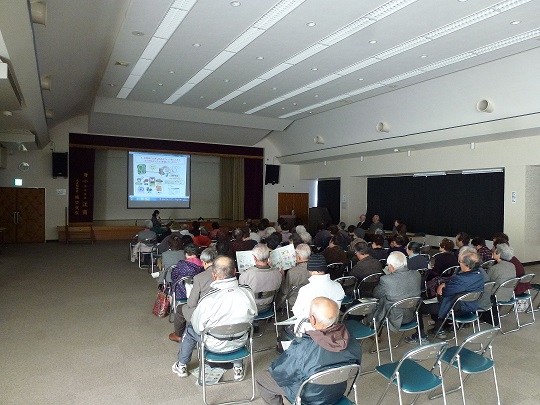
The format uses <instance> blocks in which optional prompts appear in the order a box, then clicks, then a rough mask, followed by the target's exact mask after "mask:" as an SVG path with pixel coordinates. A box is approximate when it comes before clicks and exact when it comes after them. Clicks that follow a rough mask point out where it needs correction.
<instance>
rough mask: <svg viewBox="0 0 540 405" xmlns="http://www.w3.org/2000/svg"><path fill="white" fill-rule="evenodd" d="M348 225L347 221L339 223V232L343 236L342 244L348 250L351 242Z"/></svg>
mask: <svg viewBox="0 0 540 405" xmlns="http://www.w3.org/2000/svg"><path fill="white" fill-rule="evenodd" d="M346 227H347V224H346V223H345V222H340V223H339V225H338V232H339V233H340V234H341V235H342V236H343V245H342V246H341V247H342V248H343V250H347V247H348V246H349V244H350V243H351V240H352V239H351V237H350V236H349V233H348V232H347V230H346V229H345V228H346Z"/></svg>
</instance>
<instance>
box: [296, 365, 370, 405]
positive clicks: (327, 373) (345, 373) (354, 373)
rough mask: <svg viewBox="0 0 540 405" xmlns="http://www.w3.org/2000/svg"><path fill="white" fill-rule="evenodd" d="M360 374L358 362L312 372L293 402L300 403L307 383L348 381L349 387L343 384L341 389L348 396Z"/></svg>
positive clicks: (329, 383) (318, 383) (334, 383)
mask: <svg viewBox="0 0 540 405" xmlns="http://www.w3.org/2000/svg"><path fill="white" fill-rule="evenodd" d="M359 374H360V366H359V365H358V364H347V365H344V366H338V367H332V368H329V369H327V370H324V371H320V372H318V373H316V374H313V375H312V376H311V377H309V378H308V379H307V380H305V381H304V382H303V383H302V385H301V386H300V389H299V390H298V393H297V394H296V398H295V400H294V404H301V401H302V395H303V394H304V390H305V389H306V388H307V386H308V385H309V384H314V385H337V384H341V383H345V382H349V388H347V386H345V389H344V391H343V395H344V396H348V395H349V393H350V391H351V389H352V388H353V386H354V384H355V382H356V379H357V378H358V375H359Z"/></svg>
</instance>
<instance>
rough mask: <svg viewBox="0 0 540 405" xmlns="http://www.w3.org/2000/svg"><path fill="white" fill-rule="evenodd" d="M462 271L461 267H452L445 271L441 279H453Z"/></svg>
mask: <svg viewBox="0 0 540 405" xmlns="http://www.w3.org/2000/svg"><path fill="white" fill-rule="evenodd" d="M460 269H461V267H459V266H451V267H448V268H447V269H444V270H443V271H442V273H441V278H442V277H452V276H454V275H455V274H456V273H457V272H458V271H459V270H460Z"/></svg>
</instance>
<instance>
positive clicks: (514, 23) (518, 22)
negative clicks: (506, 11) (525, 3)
mask: <svg viewBox="0 0 540 405" xmlns="http://www.w3.org/2000/svg"><path fill="white" fill-rule="evenodd" d="M520 23H521V21H520V20H514V21H512V22H511V23H510V24H512V25H518V24H520Z"/></svg>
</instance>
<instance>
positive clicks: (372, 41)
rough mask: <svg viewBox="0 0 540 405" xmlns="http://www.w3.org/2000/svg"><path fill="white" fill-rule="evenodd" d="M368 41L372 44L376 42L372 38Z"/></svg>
mask: <svg viewBox="0 0 540 405" xmlns="http://www.w3.org/2000/svg"><path fill="white" fill-rule="evenodd" d="M369 43H370V44H372V45H373V44H376V43H377V41H375V40H374V39H372V40H371V41H369Z"/></svg>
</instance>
